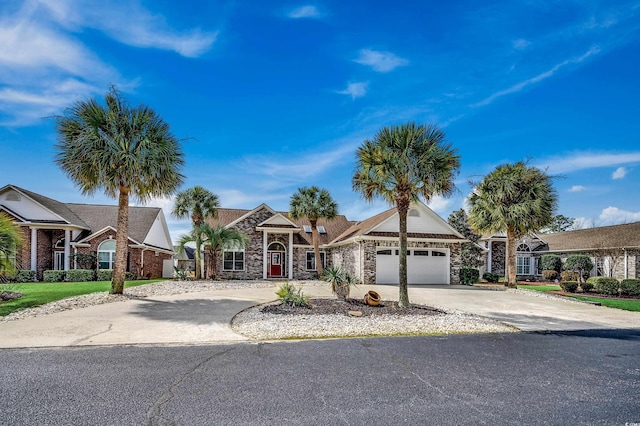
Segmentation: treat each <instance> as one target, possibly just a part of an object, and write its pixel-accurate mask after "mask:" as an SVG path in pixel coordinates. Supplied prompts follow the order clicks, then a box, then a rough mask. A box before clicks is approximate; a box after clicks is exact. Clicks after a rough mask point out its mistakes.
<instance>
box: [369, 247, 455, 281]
mask: <svg viewBox="0 0 640 426" xmlns="http://www.w3.org/2000/svg"><path fill="white" fill-rule="evenodd" d="M396 251H397V250H395V249H393V250H389V249H385V250H378V252H377V254H376V282H377V283H379V284H398V281H399V276H398V266H399V262H400V256H399V255H397V254H396ZM407 281H408V283H409V284H448V283H449V255H448V252H447V251H445V250H443V249H440V250H438V249H428V250H420V249H418V250H410V254H409V255H408V256H407Z"/></svg>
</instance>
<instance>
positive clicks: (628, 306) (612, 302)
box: [518, 284, 640, 312]
mask: <svg viewBox="0 0 640 426" xmlns="http://www.w3.org/2000/svg"><path fill="white" fill-rule="evenodd" d="M518 288H521V289H523V290H534V291H541V292H543V293H547V292H549V291H562V289H561V288H560V286H559V285H522V284H518ZM583 294H584V293H583ZM566 297H573V298H574V299H579V300H584V301H586V302H598V303H600V304H601V305H602V306H607V307H609V308H616V309H623V310H625V311H632V312H640V300H638V299H610V298H607V297H589V296H583V295H577V294H576V295H570V296H566Z"/></svg>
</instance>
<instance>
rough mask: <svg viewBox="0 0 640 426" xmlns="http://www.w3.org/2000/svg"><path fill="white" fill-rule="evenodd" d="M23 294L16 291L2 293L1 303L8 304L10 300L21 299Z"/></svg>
mask: <svg viewBox="0 0 640 426" xmlns="http://www.w3.org/2000/svg"><path fill="white" fill-rule="evenodd" d="M21 297H22V293H16V292H15V291H0V301H1V302H6V301H8V300H15V299H20V298H21Z"/></svg>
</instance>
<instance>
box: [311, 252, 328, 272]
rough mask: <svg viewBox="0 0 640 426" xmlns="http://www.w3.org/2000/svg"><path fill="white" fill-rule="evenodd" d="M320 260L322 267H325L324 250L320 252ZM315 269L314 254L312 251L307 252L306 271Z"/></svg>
mask: <svg viewBox="0 0 640 426" xmlns="http://www.w3.org/2000/svg"><path fill="white" fill-rule="evenodd" d="M320 261H321V262H322V267H323V268H325V267H326V266H327V257H326V256H325V252H323V251H321V252H320ZM315 270H316V256H315V253H314V252H312V251H308V252H307V271H315Z"/></svg>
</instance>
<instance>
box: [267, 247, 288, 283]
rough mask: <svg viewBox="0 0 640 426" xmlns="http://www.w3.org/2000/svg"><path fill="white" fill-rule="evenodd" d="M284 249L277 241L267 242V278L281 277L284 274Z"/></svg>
mask: <svg viewBox="0 0 640 426" xmlns="http://www.w3.org/2000/svg"><path fill="white" fill-rule="evenodd" d="M286 253H287V252H286V250H285V248H284V245H283V244H282V243H279V242H273V243H271V244H269V248H268V249H267V278H282V277H284V276H285V275H286V271H285V269H286V268H285V265H286V264H287V263H286Z"/></svg>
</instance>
